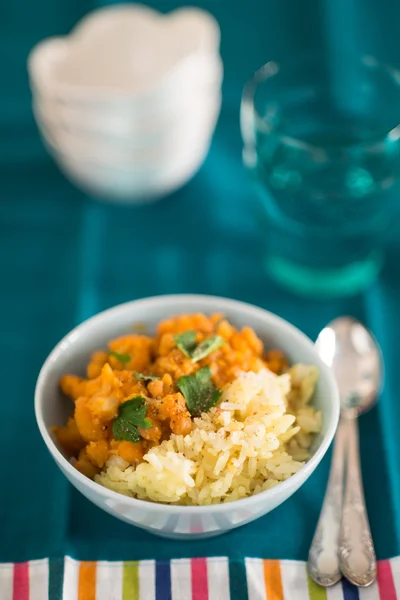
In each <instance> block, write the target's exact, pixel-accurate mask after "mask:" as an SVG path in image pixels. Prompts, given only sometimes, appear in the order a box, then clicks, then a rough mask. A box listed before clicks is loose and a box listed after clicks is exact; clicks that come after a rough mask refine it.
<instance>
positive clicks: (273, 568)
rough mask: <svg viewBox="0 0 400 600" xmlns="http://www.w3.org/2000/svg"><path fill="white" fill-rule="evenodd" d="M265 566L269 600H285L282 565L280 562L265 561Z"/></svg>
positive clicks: (265, 583)
mask: <svg viewBox="0 0 400 600" xmlns="http://www.w3.org/2000/svg"><path fill="white" fill-rule="evenodd" d="M263 566H264V585H265V592H266V594H267V600H283V588H282V577H281V565H280V563H279V560H264V564H263Z"/></svg>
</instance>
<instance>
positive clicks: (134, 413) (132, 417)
mask: <svg viewBox="0 0 400 600" xmlns="http://www.w3.org/2000/svg"><path fill="white" fill-rule="evenodd" d="M138 427H140V428H141V429H148V428H149V427H151V422H150V421H149V419H146V402H145V399H144V398H142V396H136V398H131V399H130V400H127V401H126V402H123V403H122V404H120V407H119V411H118V416H117V417H115V419H114V421H113V424H112V430H113V436H114V438H115V439H116V440H127V441H128V442H139V441H140V433H139V431H138Z"/></svg>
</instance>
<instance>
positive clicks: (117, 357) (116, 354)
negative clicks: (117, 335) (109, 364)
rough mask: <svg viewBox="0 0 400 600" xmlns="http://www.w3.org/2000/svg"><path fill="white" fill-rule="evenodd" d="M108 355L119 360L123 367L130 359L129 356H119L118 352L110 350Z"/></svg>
mask: <svg viewBox="0 0 400 600" xmlns="http://www.w3.org/2000/svg"><path fill="white" fill-rule="evenodd" d="M109 355H110V356H113V357H114V358H116V359H117V360H119V362H120V363H122V364H123V365H127V364H128V362H129V361H130V360H131V358H132V357H131V355H130V354H120V353H119V352H114V350H110V351H109Z"/></svg>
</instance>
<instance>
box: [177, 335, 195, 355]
mask: <svg viewBox="0 0 400 600" xmlns="http://www.w3.org/2000/svg"><path fill="white" fill-rule="evenodd" d="M174 340H175V343H176V345H177V346H178V348H179V350H180V351H181V352H183V354H184V355H185V356H187V357H188V358H192V354H193V351H194V350H195V348H196V346H197V344H196V332H195V331H185V332H184V333H179V334H178V335H174Z"/></svg>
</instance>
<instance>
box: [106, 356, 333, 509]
mask: <svg viewBox="0 0 400 600" xmlns="http://www.w3.org/2000/svg"><path fill="white" fill-rule="evenodd" d="M317 379H318V369H317V368H316V367H315V366H310V365H302V364H298V365H295V366H294V367H292V368H291V369H290V370H289V372H288V373H286V374H284V375H280V376H278V375H275V374H274V373H272V372H271V371H269V370H267V369H263V370H261V371H259V372H258V373H254V372H248V373H243V374H242V375H241V376H240V377H238V378H237V379H236V380H235V381H233V383H231V384H230V385H229V386H228V387H227V388H226V389H225V391H224V393H223V395H222V398H221V400H220V402H219V405H218V406H217V407H214V408H212V409H211V410H210V411H209V412H208V413H204V414H203V415H202V416H201V418H196V419H194V424H193V430H192V431H191V433H190V434H189V435H186V436H184V437H183V436H181V435H174V434H172V435H171V437H170V439H169V440H166V441H164V442H162V443H161V444H160V445H159V446H156V447H154V448H152V449H151V450H150V451H149V452H148V453H147V454H146V455H145V456H144V462H142V463H140V464H139V465H138V466H137V467H136V468H135V467H132V466H129V465H128V463H127V462H125V461H124V460H123V459H122V458H121V457H112V458H110V459H109V461H108V462H107V464H106V468H105V470H103V471H102V472H101V473H100V474H99V475H97V476H96V478H95V480H96V481H97V482H98V483H100V484H102V485H104V486H105V487H107V488H110V489H112V490H115V491H117V492H120V493H122V494H125V495H128V496H134V497H136V498H140V499H143V500H152V501H154V502H164V503H169V504H191V505H207V504H218V503H221V502H230V501H232V500H238V499H239V498H244V497H246V496H251V495H252V494H258V493H259V492H262V491H263V490H267V489H270V488H272V487H274V486H275V485H277V484H278V483H279V482H281V481H284V480H285V479H288V477H290V476H291V475H293V474H294V473H296V472H297V471H298V470H299V469H301V467H302V466H303V465H304V461H306V460H307V459H308V458H309V452H310V447H311V445H312V442H313V439H314V435H315V433H317V432H319V431H320V429H321V413H320V412H318V411H315V410H314V408H312V407H311V406H309V402H310V400H311V398H312V396H313V393H314V388H315V385H316V382H317Z"/></svg>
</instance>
